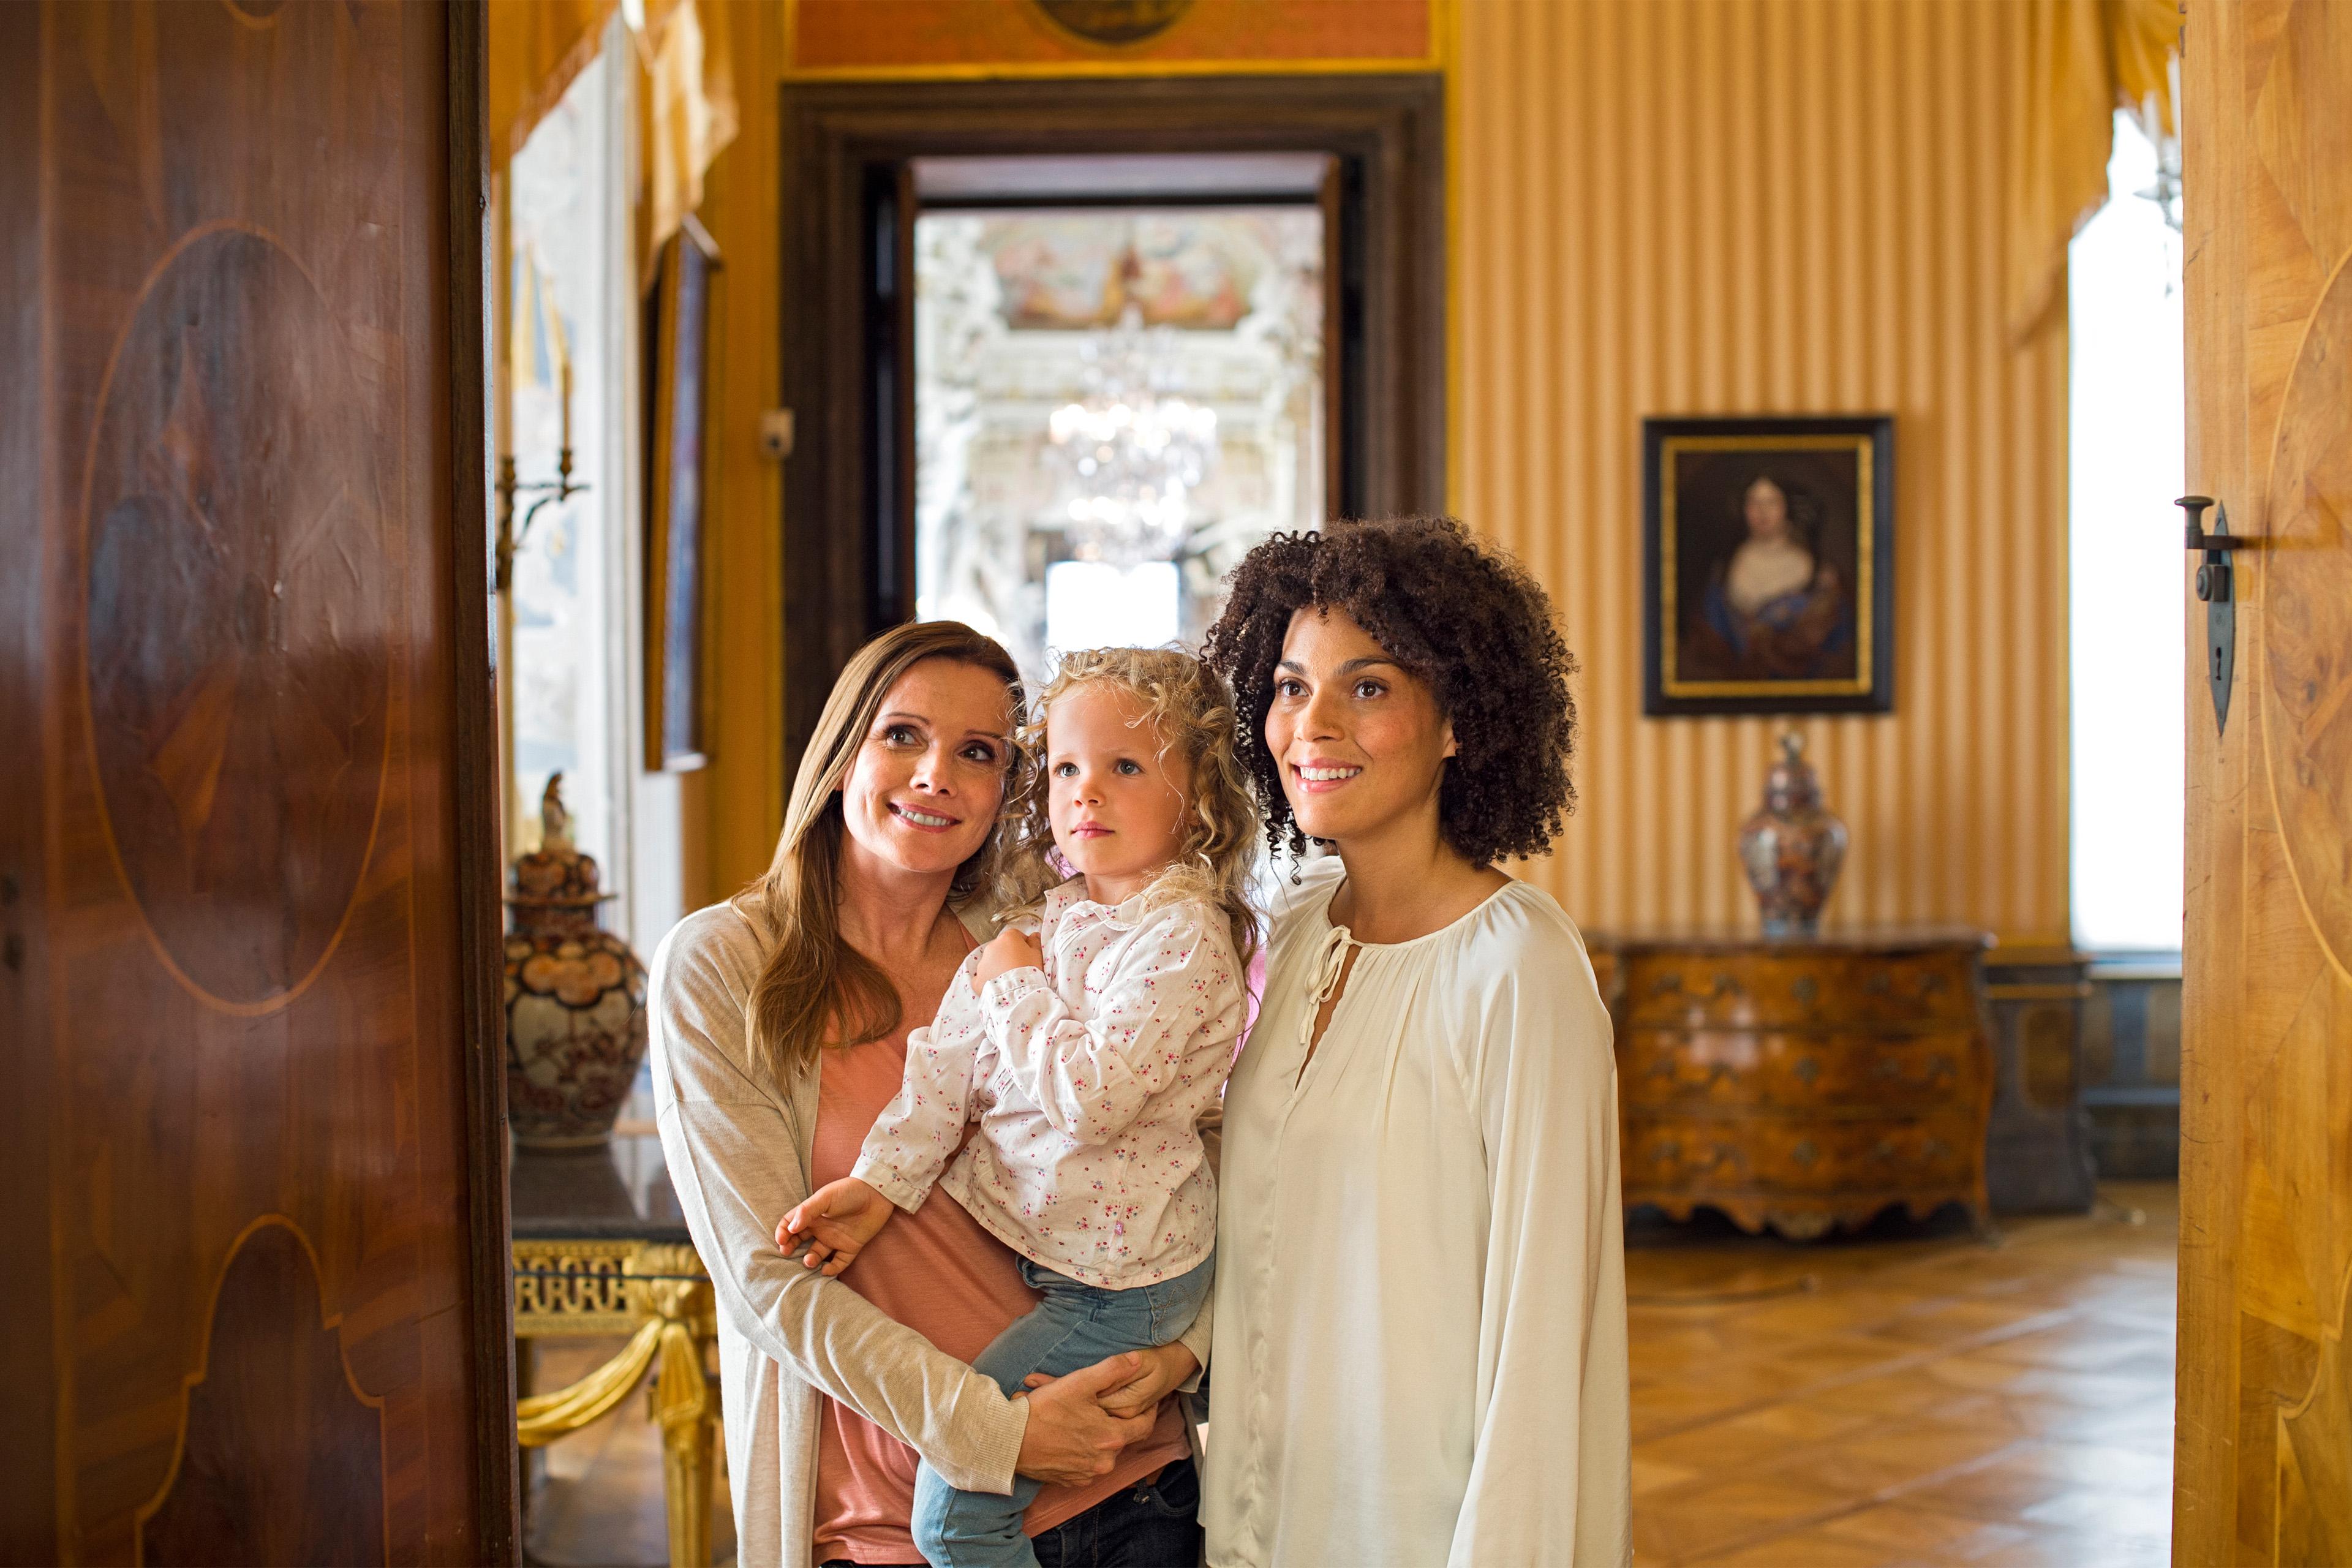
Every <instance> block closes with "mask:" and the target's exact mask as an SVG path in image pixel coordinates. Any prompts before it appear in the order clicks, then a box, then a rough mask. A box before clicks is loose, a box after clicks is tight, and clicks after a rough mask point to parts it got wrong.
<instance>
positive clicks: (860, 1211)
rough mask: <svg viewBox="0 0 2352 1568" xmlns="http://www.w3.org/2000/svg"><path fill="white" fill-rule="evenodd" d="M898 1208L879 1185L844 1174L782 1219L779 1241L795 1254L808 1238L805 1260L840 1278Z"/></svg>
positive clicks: (778, 1226)
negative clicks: (869, 1183)
mask: <svg viewBox="0 0 2352 1568" xmlns="http://www.w3.org/2000/svg"><path fill="white" fill-rule="evenodd" d="M897 1212H898V1210H897V1208H896V1206H895V1205H892V1203H891V1202H890V1200H889V1199H888V1198H886V1197H884V1196H883V1195H882V1194H880V1193H878V1192H877V1191H875V1190H874V1188H873V1187H871V1186H869V1185H867V1184H866V1183H864V1182H861V1181H859V1180H858V1179H857V1178H856V1177H855V1176H844V1177H842V1178H841V1180H839V1181H837V1182H827V1183H826V1184H824V1185H823V1186H821V1187H819V1188H818V1189H817V1190H816V1191H814V1192H813V1193H811V1194H809V1195H808V1196H807V1197H805V1198H803V1199H802V1200H801V1202H800V1204H799V1205H797V1206H796V1207H794V1208H793V1211H792V1212H791V1213H790V1214H788V1215H784V1217H783V1218H782V1219H781V1220H779V1221H778V1222H777V1223H776V1246H777V1247H779V1248H780V1249H782V1251H783V1252H784V1253H786V1254H788V1255H789V1254H790V1253H791V1252H792V1251H793V1249H794V1248H796V1247H799V1246H800V1245H801V1244H802V1243H803V1242H806V1243H807V1244H808V1256H807V1257H805V1258H802V1259H801V1265H802V1267H803V1268H823V1269H824V1272H825V1274H826V1276H827V1277H828V1278H837V1277H838V1276H839V1275H840V1273H841V1271H842V1270H843V1269H845V1268H848V1267H849V1266H850V1265H851V1264H853V1263H855V1262H856V1261H857V1255H858V1254H859V1253H860V1252H863V1251H864V1250H866V1243H867V1242H869V1241H872V1240H873V1239H874V1238H875V1237H877V1236H879V1235H880V1234H882V1227H883V1226H886V1225H887V1224H889V1223H890V1216H891V1215H893V1214H895V1213H897Z"/></svg>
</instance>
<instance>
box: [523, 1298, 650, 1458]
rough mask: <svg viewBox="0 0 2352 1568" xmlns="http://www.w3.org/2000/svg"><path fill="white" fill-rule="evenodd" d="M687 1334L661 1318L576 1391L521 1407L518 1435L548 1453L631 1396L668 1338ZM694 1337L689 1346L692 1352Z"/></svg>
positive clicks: (571, 1389)
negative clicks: (675, 1333) (554, 1444)
mask: <svg viewBox="0 0 2352 1568" xmlns="http://www.w3.org/2000/svg"><path fill="white" fill-rule="evenodd" d="M670 1329H677V1331H678V1332H679V1334H681V1335H684V1334H685V1330H684V1329H683V1328H681V1327H679V1325H677V1324H676V1323H667V1322H664V1321H662V1320H661V1319H659V1318H656V1319H655V1320H653V1321H651V1322H649V1323H646V1325H644V1326H643V1327H642V1328H640V1329H638V1330H637V1331H636V1332H635V1333H634V1334H632V1335H630V1336H629V1343H628V1347H627V1348H626V1349H625V1350H624V1351H622V1352H621V1353H620V1354H619V1355H616V1356H614V1358H613V1359H612V1360H611V1361H608V1362H606V1363H604V1365H603V1366H600V1367H598V1368H597V1369H596V1370H595V1371H594V1372H592V1373H589V1374H588V1375H587V1376H585V1377H583V1378H582V1379H581V1380H580V1381H579V1382H577V1383H575V1384H572V1386H571V1387H569V1388H565V1389H560V1390H558V1391H557V1392H555V1393H553V1394H533V1395H532V1396H531V1397H530V1398H529V1399H525V1400H521V1401H520V1402H518V1403H517V1404H516V1405H515V1417H516V1419H515V1436H516V1437H517V1438H518V1439H519V1440H520V1442H521V1444H522V1446H523V1447H526V1448H543V1447H547V1445H548V1444H550V1443H552V1442H554V1441H555V1440H556V1439H557V1438H558V1437H562V1436H567V1435H568V1434H570V1433H573V1432H577V1431H578V1430H580V1428H582V1427H583V1426H587V1425H588V1423H590V1422H591V1421H593V1420H595V1419H596V1418H597V1417H598V1416H600V1415H604V1413H605V1412H606V1411H608V1410H610V1409H612V1408H613V1406H614V1405H618V1404H619V1403H621V1401H622V1400H624V1399H625V1398H627V1397H628V1394H629V1390H631V1389H633V1388H635V1387H636V1385H637V1379H639V1378H641V1377H643V1376H644V1375H645V1374H646V1365H647V1364H648V1363H651V1362H652V1360H653V1359H654V1349H655V1347H656V1346H657V1345H660V1344H661V1343H662V1342H664V1341H665V1340H667V1338H668V1335H667V1333H666V1332H665V1331H666V1330H670ZM692 1343H693V1342H692V1340H691V1338H688V1348H689V1349H691V1348H692Z"/></svg>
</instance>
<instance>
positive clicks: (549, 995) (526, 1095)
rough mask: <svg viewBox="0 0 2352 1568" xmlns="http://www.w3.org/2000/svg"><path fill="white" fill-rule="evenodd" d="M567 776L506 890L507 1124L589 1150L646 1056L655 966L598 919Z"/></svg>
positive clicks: (526, 1141)
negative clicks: (649, 979)
mask: <svg viewBox="0 0 2352 1568" xmlns="http://www.w3.org/2000/svg"><path fill="white" fill-rule="evenodd" d="M562 783H563V775H562V773H558V774H556V775H555V776H554V777H553V778H551V779H549V780H548V781H547V794H546V795H545V797H544V798H543V799H542V800H541V803H540V821H541V826H542V829H543V831H542V834H541V841H540V847H538V848H537V849H535V850H533V851H532V852H531V853H530V854H528V855H526V856H524V857H522V858H520V860H517V861H516V862H515V863H514V883H513V888H512V890H511V891H509V893H508V894H507V907H508V909H509V910H512V911H513V913H512V916H511V924H510V925H509V929H508V931H507V951H506V981H507V984H506V994H507V1122H508V1125H509V1127H510V1128H512V1129H513V1131H514V1139H515V1142H517V1143H520V1144H522V1145H523V1146H525V1147H527V1148H532V1149H586V1148H593V1147H595V1146H596V1145H598V1144H601V1143H604V1142H606V1141H607V1140H609V1139H610V1138H611V1137H612V1136H613V1121H614V1118H615V1117H617V1116H618V1115H619V1114H620V1111H621V1105H622V1102H623V1101H625V1100H627V1099H628V1097H629V1085H630V1083H631V1082H632V1081H634V1080H635V1078H636V1075H637V1064H638V1063H639V1062H641V1061H643V1060H645V1056H646V966H645V965H644V964H642V963H638V962H637V955H636V954H635V953H634V952H630V951H629V944H628V943H627V942H623V941H622V940H621V939H620V938H619V937H617V936H614V934H613V933H612V932H610V931H604V930H602V929H600V928H599V927H598V925H597V923H596V906H597V905H598V904H600V903H602V902H604V900H605V899H607V898H610V897H611V896H612V895H611V894H609V893H600V892H598V891H597V889H596V862H595V861H594V860H593V858H590V857H588V856H586V855H583V854H582V853H580V851H579V850H577V849H576V848H574V847H572V819H571V815H570V814H569V813H568V812H566V811H565V810H564V809H563V796H562Z"/></svg>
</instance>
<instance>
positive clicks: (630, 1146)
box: [509, 1133, 719, 1568]
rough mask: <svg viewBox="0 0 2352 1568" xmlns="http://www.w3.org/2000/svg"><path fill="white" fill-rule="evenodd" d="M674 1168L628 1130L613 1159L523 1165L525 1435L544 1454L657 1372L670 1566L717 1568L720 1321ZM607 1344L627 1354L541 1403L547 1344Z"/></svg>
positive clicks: (655, 1144) (516, 1224)
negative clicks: (533, 1375)
mask: <svg viewBox="0 0 2352 1568" xmlns="http://www.w3.org/2000/svg"><path fill="white" fill-rule="evenodd" d="M660 1162H661V1145H660V1142H659V1141H658V1140H656V1139H654V1138H651V1137H648V1136H644V1135H642V1134H640V1135H636V1136H630V1135H627V1134H626V1133H624V1135H623V1136H620V1137H616V1138H615V1139H614V1142H613V1144H612V1145H611V1146H610V1147H608V1148H604V1149H594V1150H587V1151H582V1152H576V1153H575V1152H562V1153H541V1152H524V1151H519V1152H517V1153H516V1154H515V1156H514V1161H513V1164H512V1166H511V1169H510V1176H509V1180H510V1188H509V1191H510V1195H511V1208H512V1215H513V1228H514V1292H515V1296H514V1308H515V1338H516V1339H517V1340H518V1341H519V1342H520V1344H519V1346H518V1349H519V1350H520V1351H521V1352H523V1353H521V1354H520V1355H519V1356H518V1358H517V1364H518V1369H519V1372H520V1374H521V1375H520V1377H519V1379H518V1381H519V1382H520V1384H521V1385H522V1387H521V1392H522V1394H523V1398H522V1400H521V1402H520V1405H519V1407H518V1409H517V1413H516V1435H517V1436H518V1437H519V1439H520V1441H521V1443H522V1445H523V1447H526V1448H532V1447H542V1446H544V1445H546V1444H549V1443H551V1442H553V1441H555V1439H557V1438H558V1437H561V1436H564V1435H565V1434H566V1433H569V1432H576V1431H578V1430H579V1429H580V1428H581V1427H583V1426H586V1425H588V1424H589V1423H590V1422H592V1421H594V1420H596V1419H597V1418H598V1417H599V1416H602V1415H605V1414H606V1413H607V1412H609V1411H611V1410H613V1409H614V1407H615V1406H617V1405H619V1404H620V1403H621V1402H622V1401H623V1400H624V1399H625V1398H627V1397H628V1395H629V1394H630V1392H631V1391H632V1390H634V1389H635V1388H636V1387H637V1386H638V1385H639V1384H642V1383H643V1382H645V1381H646V1377H647V1375H648V1373H650V1374H651V1377H652V1382H653V1401H652V1405H653V1419H654V1420H656V1421H657V1422H659V1423H660V1425H661V1429H662V1493H663V1499H664V1501H665V1503H666V1505H667V1510H668V1524H669V1561H670V1568H707V1564H708V1563H709V1562H710V1512H711V1487H712V1480H713V1476H714V1471H713V1469H712V1448H713V1443H712V1439H713V1436H714V1434H715V1432H716V1430H717V1426H718V1417H719V1396H718V1393H717V1391H716V1390H715V1389H713V1388H712V1387H711V1385H710V1381H709V1375H708V1373H707V1372H706V1371H705V1367H706V1365H707V1360H706V1354H705V1352H706V1350H707V1347H708V1346H709V1344H710V1343H711V1341H712V1339H713V1338H714V1337H715V1335H716V1334H717V1332H718V1321H717V1318H716V1306H715V1303H714V1302H713V1301H712V1300H711V1294H710V1280H709V1276H708V1275H707V1274H705V1273H704V1272H703V1268H702V1263H701V1260H700V1259H699V1258H697V1257H696V1255H695V1251H694V1247H693V1246H692V1244H691V1243H690V1242H689V1241H688V1237H687V1233H686V1225H685V1222H684V1220H683V1219H682V1218H680V1217H679V1215H678V1213H677V1197H676V1195H675V1194H673V1193H672V1192H671V1191H670V1186H669V1178H668V1175H667V1173H666V1172H665V1171H664V1170H663V1169H662V1167H661V1163H660ZM607 1334H625V1335H627V1336H628V1344H627V1345H626V1346H625V1348H624V1349H623V1350H622V1352H621V1353H620V1354H618V1355H616V1356H614V1358H613V1359H612V1360H610V1361H608V1362H606V1363H604V1365H603V1366H601V1367H598V1368H597V1369H596V1370H595V1371H594V1372H592V1373H589V1374H588V1375H587V1376H586V1377H583V1378H582V1379H581V1380H580V1381H579V1382H577V1383H575V1384H572V1385H571V1386H570V1387H569V1388H562V1389H556V1390H553V1391H551V1392H549V1393H546V1394H537V1393H534V1392H532V1390H531V1388H530V1375H529V1372H530V1363H531V1356H530V1347H531V1345H532V1342H534V1341H537V1340H541V1339H560V1338H567V1337H572V1338H576V1337H580V1336H583V1335H607Z"/></svg>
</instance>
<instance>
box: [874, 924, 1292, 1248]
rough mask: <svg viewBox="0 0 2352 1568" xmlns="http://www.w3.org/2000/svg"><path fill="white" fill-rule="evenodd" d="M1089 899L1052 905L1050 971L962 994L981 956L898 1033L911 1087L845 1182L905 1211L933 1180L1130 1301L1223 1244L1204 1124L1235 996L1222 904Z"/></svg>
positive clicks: (1015, 1240) (1240, 1011) (1223, 1068)
mask: <svg viewBox="0 0 2352 1568" xmlns="http://www.w3.org/2000/svg"><path fill="white" fill-rule="evenodd" d="M1085 890H1086V884H1085V882H1084V881H1083V880H1080V879H1074V880H1072V881H1069V882H1066V883H1064V884H1063V885H1062V886H1061V887H1059V888H1056V889H1054V890H1053V891H1051V892H1049V893H1047V894H1046V895H1045V908H1044V911H1043V913H1042V916H1041V918H1040V921H1039V931H1038V933H1037V934H1038V941H1039V945H1040V946H1041V947H1043V948H1044V950H1045V952H1044V957H1045V967H1044V968H1043V969H1034V968H1024V969H1015V970H1013V971H1010V972H1008V973H1003V974H1000V975H998V976H997V977H996V978H995V979H993V980H991V981H990V982H989V983H988V984H987V985H986V986H985V987H984V988H982V989H980V990H978V991H975V990H974V988H973V984H972V978H973V976H974V975H975V974H976V973H977V972H978V969H979V964H980V954H979V952H973V953H972V955H971V957H970V958H968V959H966V960H965V961H964V964H963V967H962V969H961V970H960V971H958V972H957V975H956V978H955V980H954V981H953V982H951V983H950V984H949V986H948V994H947V997H946V999H945V1000H944V1001H943V1002H941V1003H940V1013H939V1016H938V1017H937V1018H935V1019H934V1020H932V1022H931V1024H930V1026H929V1027H927V1028H920V1029H917V1030H916V1031H914V1033H913V1034H911V1035H909V1036H908V1039H907V1079H906V1082H905V1083H904V1085H902V1086H901V1087H900V1089H899V1090H898V1098H897V1099H896V1100H892V1101H891V1102H890V1104H889V1106H888V1107H887V1109H886V1110H884V1111H883V1112H882V1115H881V1118H880V1120H878V1121H876V1122H875V1124H874V1130H873V1131H871V1132H869V1133H867V1134H866V1146H865V1149H864V1151H863V1152H861V1154H860V1155H859V1158H858V1161H857V1164H856V1169H855V1171H854V1172H853V1173H854V1174H855V1175H856V1176H857V1178H858V1179H859V1180H861V1181H864V1182H866V1183H868V1184H871V1185H872V1186H874V1187H875V1188H876V1189H877V1190H878V1191H879V1192H881V1193H882V1194H884V1195H885V1196H887V1197H888V1198H889V1200H890V1201H891V1202H892V1203H894V1204H897V1205H898V1206H899V1207H900V1208H903V1209H907V1210H908V1211H912V1210H914V1209H916V1208H918V1207H919V1206H921V1204H922V1202H923V1199H924V1197H925V1196H926V1195H927V1194H929V1190H930V1188H931V1186H932V1184H934V1183H937V1184H939V1185H940V1186H941V1187H943V1188H944V1189H945V1190H946V1192H947V1194H948V1195H949V1196H950V1197H952V1198H953V1199H955V1201H956V1202H957V1203H959V1204H961V1205H963V1206H964V1208H966V1209H967V1210H969V1211H970V1212H971V1215H972V1217H973V1218H974V1219H977V1220H978V1221H980V1223H981V1224H982V1226H986V1227H987V1228H988V1229H989V1230H990V1231H991V1232H992V1233H993V1234H994V1235H995V1236H996V1237H997V1238H998V1239H999V1240H1001V1241H1003V1243H1004V1244H1005V1245H1006V1246H1008V1247H1012V1248H1013V1250H1014V1251H1016V1252H1018V1253H1020V1254H1021V1255H1022V1256H1023V1257H1024V1258H1029V1259H1030V1260H1032V1261H1033V1262H1035V1263H1037V1264H1039V1265H1041V1266H1043V1267H1045V1268H1050V1269H1053V1270H1054V1271H1055V1273H1058V1274H1062V1275H1066V1276H1067V1277H1068V1278H1070V1279H1076V1280H1077V1281H1079V1282H1080V1283H1081V1284H1087V1285H1096V1286H1101V1287H1104V1288H1106V1289H1120V1290H1123V1289H1134V1288H1136V1287H1139V1286H1144V1285H1155V1284H1158V1283H1159V1282H1160V1281H1161V1280H1163V1279H1174V1278H1175V1277H1176V1276H1178V1275H1180V1274H1184V1273H1187V1272H1189V1271H1191V1270H1192V1268H1197V1267H1198V1266H1199V1265H1200V1264H1202V1263H1203V1262H1205V1261H1206V1260H1207V1258H1208V1257H1209V1254H1210V1252H1211V1250H1212V1249H1213V1247H1214V1246H1215V1244H1216V1231H1217V1203H1216V1173H1215V1171H1214V1170H1213V1166H1212V1162H1211V1161H1210V1159H1209V1156H1208V1154H1207V1152H1206V1151H1205V1149H1204V1147H1203V1144H1202V1123H1203V1121H1214V1119H1215V1115H1216V1110H1217V1107H1218V1105H1219V1102H1220V1099H1221V1097H1222V1095H1223V1089H1224V1082H1225V1074H1226V1072H1227V1070H1228V1069H1229V1068H1231V1066H1232V1064H1233V1059H1234V1045H1235V1043H1236V1041H1238V1040H1239V1038H1240V1037H1241V1033H1242V1027H1243V1025H1244V1018H1245V1008H1246V999H1245V995H1244V989H1243V977H1242V968H1241V965H1240V964H1239V963H1237V962H1236V961H1235V959H1234V951H1233V942H1232V938H1231V936H1230V935H1229V934H1228V930H1227V926H1226V922H1225V920H1224V917H1223V914H1222V913H1221V912H1219V911H1218V910H1215V909H1213V908H1212V907H1210V906H1209V905H1207V904H1206V903H1203V902H1202V901H1200V900H1189V899H1187V900H1173V901H1170V902H1166V903H1162V904H1160V906H1159V907H1157V908H1152V907H1149V904H1150V900H1149V896H1148V894H1139V895H1138V896H1136V897H1135V898H1132V899H1129V900H1127V901H1126V902H1124V903H1121V904H1119V905H1118V906H1116V907H1108V906H1105V905H1102V904H1097V903H1094V902H1091V901H1089V900H1087V898H1086V896H1085ZM972 1122H977V1123H978V1124H979V1132H978V1134H977V1135H976V1136H972V1137H971V1138H969V1139H967V1137H966V1127H967V1124H968V1123H972Z"/></svg>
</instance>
